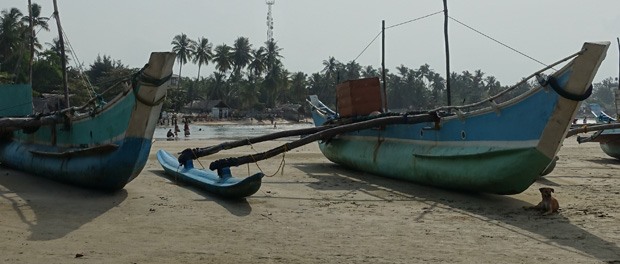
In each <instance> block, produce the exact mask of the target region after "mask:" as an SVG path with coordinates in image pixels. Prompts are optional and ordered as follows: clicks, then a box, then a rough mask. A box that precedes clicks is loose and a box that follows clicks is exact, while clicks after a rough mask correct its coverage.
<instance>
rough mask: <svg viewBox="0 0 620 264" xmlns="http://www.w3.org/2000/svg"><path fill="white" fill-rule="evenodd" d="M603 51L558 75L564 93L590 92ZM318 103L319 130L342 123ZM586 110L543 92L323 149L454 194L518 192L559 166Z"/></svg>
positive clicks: (344, 161)
mask: <svg viewBox="0 0 620 264" xmlns="http://www.w3.org/2000/svg"><path fill="white" fill-rule="evenodd" d="M598 45H599V44H586V46H588V48H589V50H588V51H589V52H591V53H590V54H586V53H584V54H585V55H581V56H583V57H576V58H575V59H574V60H573V62H572V63H570V64H568V65H566V66H565V67H564V68H562V69H561V70H559V71H558V72H556V73H555V74H553V77H554V78H555V79H556V80H557V85H558V86H559V87H557V88H559V89H564V90H571V89H572V91H570V93H572V94H576V95H581V94H584V93H585V92H586V90H587V88H588V86H589V85H590V84H591V81H592V77H593V76H594V73H596V70H597V69H598V65H600V62H601V61H602V59H603V58H604V55H605V52H606V50H607V46H604V44H603V45H601V46H598ZM584 48H585V47H584ZM597 49H598V50H597ZM554 89H555V88H554ZM313 105H314V106H315V109H314V111H313V119H314V123H315V125H316V126H321V125H323V124H324V123H325V122H326V121H327V120H328V119H336V118H337V116H335V113H334V111H332V110H330V109H327V108H326V107H325V106H324V105H322V103H320V101H319V102H313ZM578 105H579V103H578V102H577V101H574V100H569V99H567V98H564V97H562V96H560V95H559V94H558V93H556V91H555V90H553V89H551V88H549V87H547V88H543V87H538V88H535V89H533V90H530V91H528V92H526V93H524V94H522V95H519V96H517V97H516V98H514V99H511V100H510V101H508V102H504V103H500V104H496V105H494V106H492V107H486V108H483V109H480V110H475V111H471V112H465V113H462V112H461V113H459V114H458V115H452V116H448V117H442V118H441V121H440V123H439V128H436V127H435V124H434V123H418V124H398V125H387V126H385V127H381V128H375V129H366V130H360V131H355V132H349V133H343V134H340V135H338V136H336V137H334V138H332V139H330V140H326V141H322V142H319V147H320V149H321V151H322V153H323V154H324V155H325V157H326V158H327V159H329V160H330V161H332V162H335V163H338V164H341V165H343V166H346V167H349V168H352V169H355V170H360V171H364V172H369V173H373V174H377V175H381V176H385V177H390V178H396V179H402V180H407V181H411V182H415V183H419V184H424V185H431V186H436V187H441V188H447V189H456V190H464V191H470V192H483V193H494V194H516V193H520V192H522V191H524V190H526V189H527V188H528V187H529V186H530V185H531V184H532V183H533V182H534V181H535V180H536V179H537V178H538V177H540V175H541V173H543V172H544V171H545V169H546V168H547V166H549V165H550V164H551V162H552V161H553V159H554V158H555V155H556V154H557V152H558V151H559V149H560V146H561V145H562V141H563V140H564V137H565V135H566V133H567V131H568V128H569V126H570V122H571V121H572V119H573V118H574V116H575V113H576V111H577V109H578Z"/></svg>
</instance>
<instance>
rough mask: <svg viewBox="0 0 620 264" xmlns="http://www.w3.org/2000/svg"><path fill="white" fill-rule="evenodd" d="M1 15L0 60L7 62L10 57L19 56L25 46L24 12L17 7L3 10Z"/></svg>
mask: <svg viewBox="0 0 620 264" xmlns="http://www.w3.org/2000/svg"><path fill="white" fill-rule="evenodd" d="M1 15H2V16H0V61H1V62H4V63H6V61H7V60H8V59H9V57H12V56H17V55H18V52H17V51H18V50H21V49H22V48H23V44H24V40H25V39H24V31H25V30H26V26H25V25H24V24H23V23H22V18H23V16H24V15H23V14H22V12H21V11H19V9H17V8H11V10H9V11H7V10H2V13H1Z"/></svg>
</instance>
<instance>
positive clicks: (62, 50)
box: [54, 0, 71, 108]
mask: <svg viewBox="0 0 620 264" xmlns="http://www.w3.org/2000/svg"><path fill="white" fill-rule="evenodd" d="M54 16H55V17H56V26H57V27H58V44H60V62H61V66H62V83H63V87H64V89H65V104H66V105H65V107H66V108H69V107H70V106H71V105H70V104H69V84H68V81H67V55H65V41H64V37H63V34H62V27H61V26H60V15H58V5H57V4H56V0H54Z"/></svg>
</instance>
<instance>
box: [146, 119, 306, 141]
mask: <svg viewBox="0 0 620 264" xmlns="http://www.w3.org/2000/svg"><path fill="white" fill-rule="evenodd" d="M312 126H313V125H312V124H311V123H286V124H277V125H276V126H274V125H271V124H269V123H267V124H264V125H263V124H260V125H237V124H226V125H192V124H190V125H189V130H190V135H189V136H188V137H186V136H184V133H183V131H181V132H179V134H178V138H177V140H208V139H224V140H239V139H245V138H252V137H258V136H263V135H267V134H271V133H276V132H281V131H286V130H294V129H301V128H309V127H312ZM179 128H180V129H183V126H182V125H179ZM169 129H173V131H174V128H173V127H172V126H158V127H157V128H155V133H154V134H153V139H154V140H167V137H166V134H167V133H168V130H169ZM297 138H299V136H298V137H297Z"/></svg>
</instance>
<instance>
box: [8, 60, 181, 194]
mask: <svg viewBox="0 0 620 264" xmlns="http://www.w3.org/2000/svg"><path fill="white" fill-rule="evenodd" d="M174 60H175V54H174V53H171V52H153V53H152V54H151V56H150V59H149V62H148V64H147V65H146V66H145V67H144V68H143V69H142V70H140V71H139V72H138V73H137V74H135V75H134V76H133V78H132V80H131V84H130V85H128V86H127V87H126V88H125V90H124V91H123V93H122V94H119V95H118V96H117V97H115V98H114V99H112V100H111V101H110V102H108V103H105V104H103V105H96V106H92V105H89V107H80V108H69V109H64V110H62V111H57V112H54V113H51V114H48V115H31V114H32V98H31V96H32V90H31V88H30V86H29V85H0V98H3V99H5V100H2V101H0V102H2V103H4V104H5V105H4V106H5V107H3V108H2V109H4V110H6V111H4V112H0V124H1V126H0V163H1V164H2V165H4V166H7V167H10V168H14V169H17V170H20V171H24V172H27V173H31V174H34V175H39V176H43V177H46V178H49V179H52V180H57V181H61V182H66V183H70V184H74V185H78V186H81V187H87V188H92V189H98V190H104V191H114V190H119V189H122V188H123V187H124V186H125V185H126V184H127V183H128V182H130V181H131V180H133V179H134V178H135V177H136V176H138V174H139V173H140V172H141V171H142V169H143V168H144V165H145V164H146V161H147V159H148V155H149V152H150V149H151V144H152V138H153V132H154V130H155V126H156V125H157V121H158V118H159V113H160V110H161V106H162V103H163V100H164V99H165V97H166V90H167V87H168V84H167V83H166V82H167V80H168V79H169V78H170V76H171V75H172V66H173V64H174ZM7 98H11V99H12V100H6V99H7ZM20 99H23V100H24V101H23V102H20V101H19V100H20ZM94 102H95V101H94V100H91V103H94ZM7 104H10V105H8V106H7ZM24 124H27V126H26V127H24Z"/></svg>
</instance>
